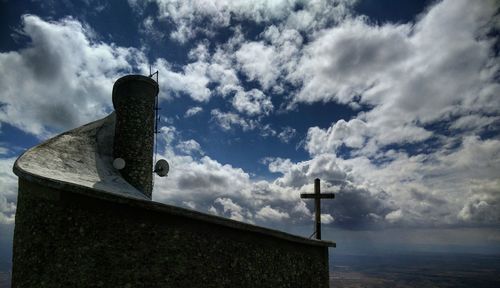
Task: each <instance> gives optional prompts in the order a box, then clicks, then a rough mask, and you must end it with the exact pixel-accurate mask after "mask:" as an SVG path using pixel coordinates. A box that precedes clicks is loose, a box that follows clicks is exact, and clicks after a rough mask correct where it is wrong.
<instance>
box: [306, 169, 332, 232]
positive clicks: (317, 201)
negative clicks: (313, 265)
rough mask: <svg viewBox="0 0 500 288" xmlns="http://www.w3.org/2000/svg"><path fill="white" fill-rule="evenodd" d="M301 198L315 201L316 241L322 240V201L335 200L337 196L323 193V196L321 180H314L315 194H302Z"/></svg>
mask: <svg viewBox="0 0 500 288" xmlns="http://www.w3.org/2000/svg"><path fill="white" fill-rule="evenodd" d="M300 198H302V199H310V198H313V199H314V208H315V209H314V210H316V211H315V215H314V216H315V222H316V230H315V232H314V233H315V234H316V239H318V240H321V202H320V201H321V199H322V198H323V199H327V198H328V199H333V198H335V194H333V193H323V194H321V191H320V188H319V179H318V178H316V179H314V193H302V194H300Z"/></svg>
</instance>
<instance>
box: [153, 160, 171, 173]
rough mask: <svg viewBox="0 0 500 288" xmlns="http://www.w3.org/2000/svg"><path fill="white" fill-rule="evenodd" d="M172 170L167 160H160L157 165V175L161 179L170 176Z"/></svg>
mask: <svg viewBox="0 0 500 288" xmlns="http://www.w3.org/2000/svg"><path fill="white" fill-rule="evenodd" d="M169 170H170V166H169V165H168V162H167V160H165V159H160V160H158V161H157V162H156V164H155V171H154V172H155V173H156V174H157V175H158V176H160V177H165V176H167V175H168V171H169Z"/></svg>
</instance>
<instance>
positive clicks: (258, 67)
mask: <svg viewBox="0 0 500 288" xmlns="http://www.w3.org/2000/svg"><path fill="white" fill-rule="evenodd" d="M275 54H276V52H275V51H274V48H273V46H266V45H264V43H262V42H247V43H244V44H243V45H241V47H240V49H239V50H238V51H236V53H235V55H236V60H237V63H238V64H239V65H240V69H241V70H242V71H243V72H244V73H245V75H246V76H247V78H248V80H250V81H252V80H258V81H259V82H260V85H261V86H262V87H263V88H264V89H265V90H267V89H269V88H270V87H271V86H274V85H275V82H276V80H277V78H278V76H279V70H278V66H277V63H276V61H277V60H276V59H275V57H276V55H275Z"/></svg>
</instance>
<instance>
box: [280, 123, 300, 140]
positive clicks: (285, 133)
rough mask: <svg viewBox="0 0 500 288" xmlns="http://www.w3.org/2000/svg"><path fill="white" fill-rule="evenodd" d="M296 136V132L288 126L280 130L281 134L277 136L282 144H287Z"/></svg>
mask: <svg viewBox="0 0 500 288" xmlns="http://www.w3.org/2000/svg"><path fill="white" fill-rule="evenodd" d="M296 134H297V130H295V129H294V128H292V127H290V126H286V127H285V128H283V130H281V132H280V133H279V134H278V139H279V140H280V141H281V142H283V143H288V142H290V140H291V139H292V138H293V137H295V135H296Z"/></svg>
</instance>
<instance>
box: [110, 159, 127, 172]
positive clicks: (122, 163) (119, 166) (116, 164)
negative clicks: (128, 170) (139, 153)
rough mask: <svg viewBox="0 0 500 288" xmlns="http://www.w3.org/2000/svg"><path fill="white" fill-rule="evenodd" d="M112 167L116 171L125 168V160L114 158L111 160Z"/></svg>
mask: <svg viewBox="0 0 500 288" xmlns="http://www.w3.org/2000/svg"><path fill="white" fill-rule="evenodd" d="M113 167H115V168H116V169H118V170H122V169H123V168H125V160H123V158H116V159H115V160H113Z"/></svg>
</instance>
